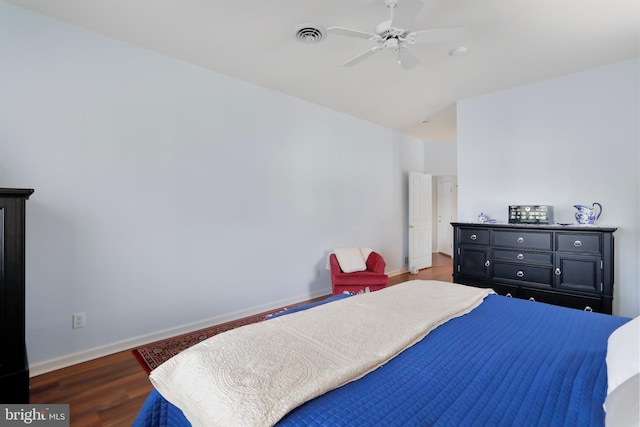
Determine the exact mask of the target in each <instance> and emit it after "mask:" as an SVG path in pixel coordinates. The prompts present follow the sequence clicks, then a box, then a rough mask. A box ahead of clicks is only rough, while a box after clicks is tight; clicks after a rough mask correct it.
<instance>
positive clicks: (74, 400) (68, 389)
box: [30, 254, 453, 427]
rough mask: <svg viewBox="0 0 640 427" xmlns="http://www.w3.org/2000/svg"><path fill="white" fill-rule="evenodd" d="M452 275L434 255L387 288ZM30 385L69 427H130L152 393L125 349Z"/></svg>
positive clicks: (34, 397) (447, 263) (448, 264)
mask: <svg viewBox="0 0 640 427" xmlns="http://www.w3.org/2000/svg"><path fill="white" fill-rule="evenodd" d="M452 273H453V270H452V260H451V258H450V257H448V256H446V255H442V254H434V256H433V266H432V267H430V268H427V269H424V270H420V271H419V272H418V274H409V273H404V274H399V275H396V276H393V277H391V278H390V279H389V284H390V285H396V284H398V283H402V282H405V281H407V280H414V279H423V280H442V281H444V282H451V281H452ZM318 299H320V298H316V299H314V301H315V300H318ZM30 383H31V384H30V385H31V397H30V399H31V403H45V404H47V403H48V404H53V403H65V404H69V406H70V412H71V423H70V424H71V427H76V426H77V427H122V426H130V425H131V424H132V423H133V421H134V420H135V417H136V415H137V414H138V411H139V410H140V408H141V407H142V404H143V403H144V401H145V400H146V398H147V395H148V394H149V393H150V392H151V390H152V386H151V383H150V382H149V378H148V377H147V375H146V373H145V372H144V371H143V370H142V367H141V366H140V365H139V364H138V361H137V360H136V359H135V358H134V357H133V355H132V354H131V351H128V350H127V351H122V352H119V353H115V354H112V355H110V356H106V357H101V358H99V359H95V360H91V361H88V362H85V363H80V364H78V365H74V366H70V367H68V368H64V369H59V370H57V371H53V372H49V373H46V374H43V375H38V376H36V377H33V378H31V381H30Z"/></svg>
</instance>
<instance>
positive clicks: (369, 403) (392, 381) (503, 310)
mask: <svg viewBox="0 0 640 427" xmlns="http://www.w3.org/2000/svg"><path fill="white" fill-rule="evenodd" d="M628 320H629V319H626V318H622V317H616V316H609V315H604V314H599V313H587V312H583V311H579V310H573V309H567V308H562V307H556V306H552V305H547V304H542V303H534V302H530V301H526V300H519V299H515V298H506V297H502V296H498V295H490V296H488V297H487V298H486V299H485V301H484V302H483V303H482V304H481V305H480V306H479V307H477V308H476V309H475V310H473V311H472V312H471V313H469V314H466V315H464V316H462V317H459V318H456V319H453V320H450V321H449V322H447V323H445V324H444V325H442V326H440V327H438V328H437V329H435V330H434V331H433V332H431V333H430V334H429V335H427V337H425V338H424V339H423V340H422V341H420V342H419V343H417V344H416V345H414V346H413V347H411V348H409V349H407V350H405V351H404V352H403V353H402V354H400V355H399V356H397V357H396V358H394V359H393V360H391V361H390V362H388V363H387V364H386V365H384V366H382V367H381V368H379V369H377V370H376V371H374V372H372V373H370V374H369V375H366V376H365V377H363V378H361V379H359V380H357V381H354V382H352V383H349V384H347V385H345V386H343V387H340V388H339V389H336V390H333V391H331V392H329V393H326V394H324V395H322V396H320V397H318V398H316V399H314V400H311V401H309V402H307V403H305V404H304V405H302V406H300V407H298V408H296V409H295V410H293V411H292V412H290V413H289V414H288V415H287V416H286V417H285V418H283V419H282V420H281V421H280V422H279V423H278V424H277V425H278V426H541V427H542V426H544V427H547V426H576V427H578V426H579V427H587V426H603V425H604V411H603V409H602V403H603V402H604V398H605V395H606V389H607V370H606V365H605V356H606V349H607V338H608V337H609V335H610V334H611V332H613V330H614V329H616V328H617V327H619V326H621V325H622V324H624V323H626V322H627V321H628ZM363 333H366V331H363ZM134 425H135V426H146V427H182V426H189V425H190V424H189V423H188V422H187V420H186V419H185V418H184V416H183V415H182V413H181V412H180V410H178V409H177V408H176V407H174V406H173V405H171V404H169V403H168V402H166V401H165V400H164V399H163V398H162V396H160V394H159V393H157V392H156V391H155V390H154V391H153V392H152V393H151V394H150V395H149V398H148V399H147V401H146V403H145V404H144V406H143V408H142V409H141V411H140V413H139V415H138V418H137V419H136V421H135V423H134Z"/></svg>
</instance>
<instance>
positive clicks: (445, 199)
mask: <svg viewBox="0 0 640 427" xmlns="http://www.w3.org/2000/svg"><path fill="white" fill-rule="evenodd" d="M457 199H458V196H457V191H456V183H455V181H454V180H446V181H440V182H438V252H440V253H443V254H446V255H449V256H450V257H452V256H453V227H452V226H451V223H452V222H454V221H455V220H456V217H457V207H458V202H457Z"/></svg>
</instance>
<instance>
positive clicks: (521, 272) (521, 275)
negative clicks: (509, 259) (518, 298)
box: [516, 270, 524, 277]
mask: <svg viewBox="0 0 640 427" xmlns="http://www.w3.org/2000/svg"><path fill="white" fill-rule="evenodd" d="M516 276H518V277H524V272H523V271H522V270H518V272H517V273H516Z"/></svg>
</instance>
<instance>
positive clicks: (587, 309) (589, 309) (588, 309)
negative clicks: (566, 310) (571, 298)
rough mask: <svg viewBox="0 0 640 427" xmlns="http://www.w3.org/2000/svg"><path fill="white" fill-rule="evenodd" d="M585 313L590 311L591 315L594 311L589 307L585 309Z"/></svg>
mask: <svg viewBox="0 0 640 427" xmlns="http://www.w3.org/2000/svg"><path fill="white" fill-rule="evenodd" d="M584 311H588V312H589V313H591V312H592V311H593V308H591V307H589V306H586V307H585V308H584Z"/></svg>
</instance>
